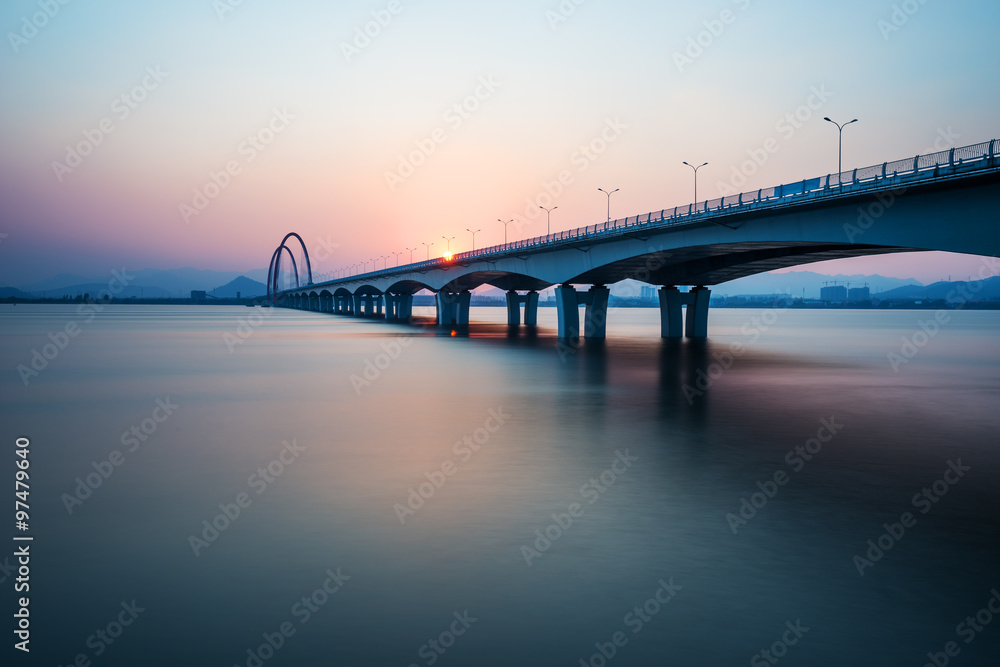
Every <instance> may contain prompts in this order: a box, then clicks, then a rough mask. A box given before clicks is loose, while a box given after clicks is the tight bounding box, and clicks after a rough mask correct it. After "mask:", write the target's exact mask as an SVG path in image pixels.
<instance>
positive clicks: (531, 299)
mask: <svg viewBox="0 0 1000 667" xmlns="http://www.w3.org/2000/svg"><path fill="white" fill-rule="evenodd" d="M521 298H522V299H523V300H524V324H525V325H526V326H529V327H534V326H538V292H535V291H534V290H532V291H531V292H528V293H527V294H525V295H524V296H523V297H521Z"/></svg>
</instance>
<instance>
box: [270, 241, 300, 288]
mask: <svg viewBox="0 0 1000 667" xmlns="http://www.w3.org/2000/svg"><path fill="white" fill-rule="evenodd" d="M282 250H284V251H285V252H287V253H288V257H289V258H290V259H291V260H292V271H293V272H294V273H295V287H296V288H297V287H299V267H298V264H297V263H296V262H295V255H293V254H292V250H291V248H289V247H288V246H286V245H285V244H284V243H282V244H281V245H279V246H278V247H277V248H275V250H274V254H272V255H271V264H270V265H269V266H268V267H267V294H268V296H271V295H273V294H277V293H278V292H279V290H278V275H279V274H280V273H281V251H282Z"/></svg>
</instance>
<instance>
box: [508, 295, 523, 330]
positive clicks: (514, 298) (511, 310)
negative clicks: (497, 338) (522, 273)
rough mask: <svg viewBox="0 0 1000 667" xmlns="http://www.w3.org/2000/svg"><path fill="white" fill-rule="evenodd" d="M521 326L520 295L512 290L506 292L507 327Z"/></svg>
mask: <svg viewBox="0 0 1000 667" xmlns="http://www.w3.org/2000/svg"><path fill="white" fill-rule="evenodd" d="M520 325H521V295H520V294H518V293H517V292H515V291H514V290H507V326H509V327H516V326H520Z"/></svg>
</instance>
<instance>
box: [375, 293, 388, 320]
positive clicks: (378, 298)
mask: <svg viewBox="0 0 1000 667" xmlns="http://www.w3.org/2000/svg"><path fill="white" fill-rule="evenodd" d="M372 301H373V304H372V305H373V306H374V311H375V312H374V315H375V317H382V295H381V294H376V295H375V296H373V297H372ZM388 312H389V311H388V310H386V314H387V315H388Z"/></svg>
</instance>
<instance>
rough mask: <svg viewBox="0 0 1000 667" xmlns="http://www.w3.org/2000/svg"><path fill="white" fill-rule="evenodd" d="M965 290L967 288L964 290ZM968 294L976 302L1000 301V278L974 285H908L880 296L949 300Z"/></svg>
mask: <svg viewBox="0 0 1000 667" xmlns="http://www.w3.org/2000/svg"><path fill="white" fill-rule="evenodd" d="M963 288H965V289H964V290H963ZM966 292H967V293H968V294H970V295H971V298H972V299H974V300H980V299H1000V276H993V277H992V278H986V279H985V280H982V281H974V282H972V283H969V282H966V281H964V280H962V281H955V282H947V281H941V282H937V283H932V284H930V285H907V286H905V287H897V288H896V289H892V290H889V291H887V292H882V293H881V294H879V295H878V297H879V298H880V299H927V300H929V301H933V300H936V299H947V298H948V296H949V295H950V294H953V293H954V294H958V295H961V294H964V293H966Z"/></svg>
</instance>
